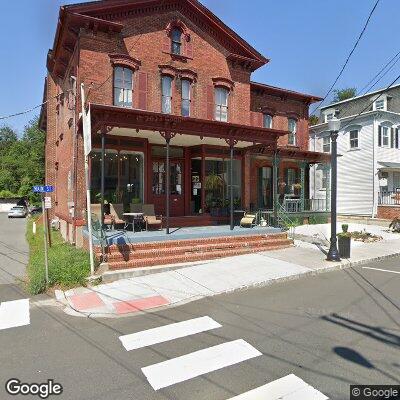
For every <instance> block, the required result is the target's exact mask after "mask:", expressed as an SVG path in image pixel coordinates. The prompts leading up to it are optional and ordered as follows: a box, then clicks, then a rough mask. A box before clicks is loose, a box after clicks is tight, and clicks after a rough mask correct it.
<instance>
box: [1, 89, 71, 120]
mask: <svg viewBox="0 0 400 400" xmlns="http://www.w3.org/2000/svg"><path fill="white" fill-rule="evenodd" d="M70 91H71V89H68V90H66V91H65V92H61V93H59V94H58V95H56V96H54V97H51V98H50V99H48V100H46V101H45V102H43V103H41V104H38V105H37V106H34V107H32V108H30V109H28V110H25V111H21V112H17V113H15V114H9V115H5V116H3V117H0V121H2V120H5V119H9V118H13V117H18V116H19V115H24V114H29V113H30V112H32V111H35V110H36V109H38V108H40V107H43V106H44V105H45V104H47V103H49V102H50V100H54V99H56V98H57V97H59V96H61V95H63V94H66V93H68V92H70Z"/></svg>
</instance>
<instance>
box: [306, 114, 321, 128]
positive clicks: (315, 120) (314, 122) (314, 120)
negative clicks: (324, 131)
mask: <svg viewBox="0 0 400 400" xmlns="http://www.w3.org/2000/svg"><path fill="white" fill-rule="evenodd" d="M318 122H319V118H318V117H317V116H316V115H314V114H313V115H310V117H309V118H308V123H309V124H310V126H313V125H317V124H318Z"/></svg>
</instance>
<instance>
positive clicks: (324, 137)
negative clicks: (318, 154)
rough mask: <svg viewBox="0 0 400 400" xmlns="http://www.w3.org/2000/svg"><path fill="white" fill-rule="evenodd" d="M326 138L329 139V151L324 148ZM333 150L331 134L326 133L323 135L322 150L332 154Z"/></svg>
mask: <svg viewBox="0 0 400 400" xmlns="http://www.w3.org/2000/svg"><path fill="white" fill-rule="evenodd" d="M325 139H329V151H325V150H324V145H325V144H324V140H325ZM331 151H332V143H331V137H330V135H325V136H322V152H323V153H326V154H330V153H331Z"/></svg>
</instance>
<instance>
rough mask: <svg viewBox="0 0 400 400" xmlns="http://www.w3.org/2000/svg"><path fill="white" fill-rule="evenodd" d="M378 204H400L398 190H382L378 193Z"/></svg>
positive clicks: (399, 192)
mask: <svg viewBox="0 0 400 400" xmlns="http://www.w3.org/2000/svg"><path fill="white" fill-rule="evenodd" d="M378 205H379V206H400V191H384V192H379V193H378Z"/></svg>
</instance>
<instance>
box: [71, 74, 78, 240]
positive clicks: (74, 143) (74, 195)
mask: <svg viewBox="0 0 400 400" xmlns="http://www.w3.org/2000/svg"><path fill="white" fill-rule="evenodd" d="M71 79H72V80H73V96H74V114H73V115H74V116H73V126H74V133H73V135H74V136H73V140H72V146H73V150H72V151H73V153H72V171H73V180H72V188H73V189H72V190H73V192H72V201H73V202H74V214H73V216H72V244H73V245H75V244H76V209H77V207H76V201H77V197H78V196H77V176H76V175H77V162H76V155H77V143H78V141H77V138H76V135H77V129H76V110H77V108H76V102H77V93H76V89H77V77H76V76H71Z"/></svg>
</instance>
